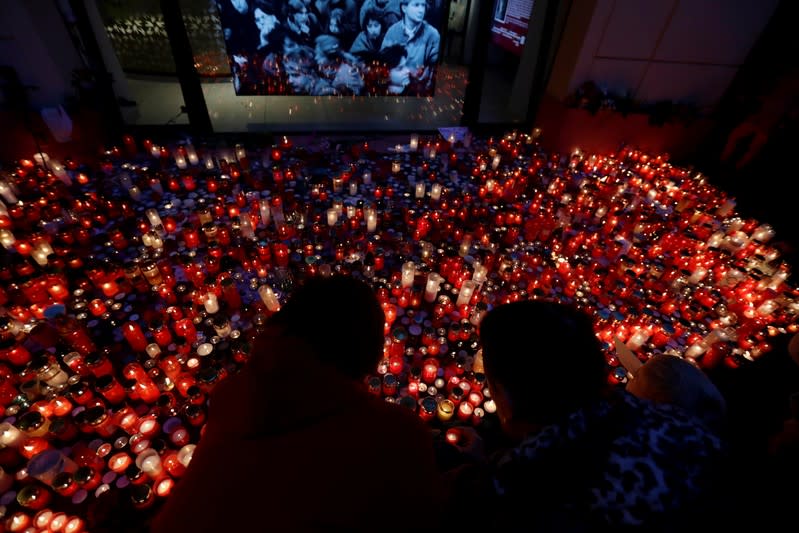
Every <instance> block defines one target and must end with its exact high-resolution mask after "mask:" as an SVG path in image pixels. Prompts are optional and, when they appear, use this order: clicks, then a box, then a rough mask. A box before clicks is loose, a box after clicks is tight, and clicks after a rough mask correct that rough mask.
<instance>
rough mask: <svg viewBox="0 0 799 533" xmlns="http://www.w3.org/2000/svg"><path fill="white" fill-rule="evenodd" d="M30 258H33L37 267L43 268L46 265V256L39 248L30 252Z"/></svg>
mask: <svg viewBox="0 0 799 533" xmlns="http://www.w3.org/2000/svg"><path fill="white" fill-rule="evenodd" d="M31 257H33V260H34V261H36V263H37V264H38V265H39V266H44V265H46V264H47V254H46V253H44V252H43V251H42V250H40V249H39V248H37V249H35V250H34V251H32V252H31Z"/></svg>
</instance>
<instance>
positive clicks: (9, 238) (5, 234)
mask: <svg viewBox="0 0 799 533" xmlns="http://www.w3.org/2000/svg"><path fill="white" fill-rule="evenodd" d="M15 242H17V240H16V239H15V238H14V234H13V233H11V231H10V230H7V229H0V244H2V245H3V247H4V248H5V249H6V250H10V249H11V248H12V247H13V246H14V243H15Z"/></svg>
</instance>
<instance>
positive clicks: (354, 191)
mask: <svg viewBox="0 0 799 533" xmlns="http://www.w3.org/2000/svg"><path fill="white" fill-rule="evenodd" d="M356 194H358V182H357V181H355V180H352V181H350V196H355V195H356Z"/></svg>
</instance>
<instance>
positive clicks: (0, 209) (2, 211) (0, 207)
mask: <svg viewBox="0 0 799 533" xmlns="http://www.w3.org/2000/svg"><path fill="white" fill-rule="evenodd" d="M0 215H4V216H8V209H6V204H4V203H3V201H2V200H0Z"/></svg>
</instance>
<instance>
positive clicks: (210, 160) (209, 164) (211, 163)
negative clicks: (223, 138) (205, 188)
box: [205, 154, 214, 170]
mask: <svg viewBox="0 0 799 533" xmlns="http://www.w3.org/2000/svg"><path fill="white" fill-rule="evenodd" d="M205 168H207V169H208V170H211V169H212V168H214V158H213V157H212V156H211V154H208V155H206V156H205Z"/></svg>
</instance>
